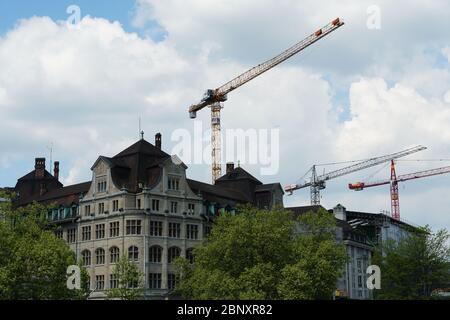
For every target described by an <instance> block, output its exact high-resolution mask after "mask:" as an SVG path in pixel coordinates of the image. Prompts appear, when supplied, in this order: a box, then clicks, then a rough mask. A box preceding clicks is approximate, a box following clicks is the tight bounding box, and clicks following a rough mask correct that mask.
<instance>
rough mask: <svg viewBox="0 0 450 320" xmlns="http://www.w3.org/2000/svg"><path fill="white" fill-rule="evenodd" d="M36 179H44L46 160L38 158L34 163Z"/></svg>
mask: <svg viewBox="0 0 450 320" xmlns="http://www.w3.org/2000/svg"><path fill="white" fill-rule="evenodd" d="M34 170H35V178H36V179H42V178H44V175H45V158H36V159H35V163H34Z"/></svg>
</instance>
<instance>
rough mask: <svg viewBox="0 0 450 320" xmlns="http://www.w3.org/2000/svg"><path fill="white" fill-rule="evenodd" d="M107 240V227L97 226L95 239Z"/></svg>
mask: <svg viewBox="0 0 450 320" xmlns="http://www.w3.org/2000/svg"><path fill="white" fill-rule="evenodd" d="M104 238H105V225H104V224H97V225H95V239H104Z"/></svg>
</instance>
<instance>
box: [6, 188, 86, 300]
mask: <svg viewBox="0 0 450 320" xmlns="http://www.w3.org/2000/svg"><path fill="white" fill-rule="evenodd" d="M0 196H1V195H0ZM1 197H3V198H5V197H6V195H3V196H1ZM49 209H50V208H49V207H46V206H42V205H39V204H32V205H29V206H27V207H24V208H18V209H13V207H12V204H11V202H2V203H0V212H1V218H0V299H3V300H5V299H6V300H12V299H19V300H28V299H34V300H43V299H45V300H47V299H82V298H84V297H85V296H86V295H85V294H86V291H85V290H86V289H87V288H86V285H85V284H83V289H82V290H75V291H73V290H68V289H67V286H66V281H67V276H66V271H67V267H68V266H69V265H75V264H77V262H76V258H75V254H74V252H73V251H72V250H70V248H69V247H68V246H67V244H66V243H65V242H64V241H63V240H61V239H58V238H57V237H56V236H55V235H54V232H53V230H52V227H51V226H50V225H49V224H48V222H47V221H46V219H45V217H46V214H47V212H48V210H49ZM82 278H84V279H85V277H82Z"/></svg>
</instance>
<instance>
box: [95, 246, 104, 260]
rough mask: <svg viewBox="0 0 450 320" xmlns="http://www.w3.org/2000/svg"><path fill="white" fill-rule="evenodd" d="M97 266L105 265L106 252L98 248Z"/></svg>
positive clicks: (96, 252) (96, 255)
mask: <svg viewBox="0 0 450 320" xmlns="http://www.w3.org/2000/svg"><path fill="white" fill-rule="evenodd" d="M95 264H105V250H104V249H102V248H98V249H97V250H95Z"/></svg>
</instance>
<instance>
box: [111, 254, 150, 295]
mask: <svg viewBox="0 0 450 320" xmlns="http://www.w3.org/2000/svg"><path fill="white" fill-rule="evenodd" d="M112 275H113V276H115V277H116V279H117V281H118V287H117V288H113V289H109V290H108V298H109V299H120V300H138V299H142V298H143V294H144V286H143V280H142V279H143V275H142V273H141V272H140V270H139V268H138V267H137V265H136V263H134V262H132V261H129V260H128V258H127V257H126V256H125V255H123V256H122V257H121V258H120V259H119V261H118V262H117V264H116V265H115V266H114V269H113V272H112Z"/></svg>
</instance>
